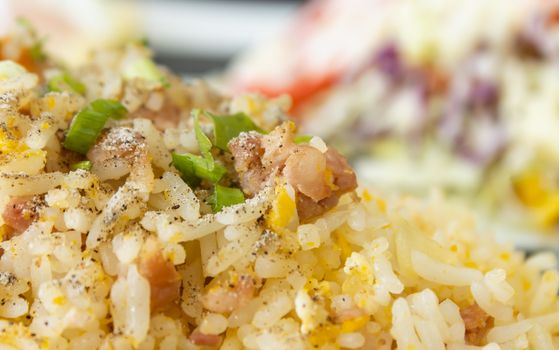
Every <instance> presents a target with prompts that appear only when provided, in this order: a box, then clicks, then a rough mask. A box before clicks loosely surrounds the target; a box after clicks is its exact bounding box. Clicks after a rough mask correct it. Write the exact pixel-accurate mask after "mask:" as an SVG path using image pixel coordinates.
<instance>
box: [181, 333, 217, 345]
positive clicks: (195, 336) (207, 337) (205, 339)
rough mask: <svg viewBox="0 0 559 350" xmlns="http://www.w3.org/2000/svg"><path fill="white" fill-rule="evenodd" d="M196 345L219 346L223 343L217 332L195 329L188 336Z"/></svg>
mask: <svg viewBox="0 0 559 350" xmlns="http://www.w3.org/2000/svg"><path fill="white" fill-rule="evenodd" d="M188 338H189V339H190V341H192V342H193V343H194V345H198V346H218V345H219V344H220V343H221V336H219V335H215V334H204V333H202V332H200V331H199V330H198V329H195V330H194V331H193V332H192V333H191V334H190V336H189V337H188Z"/></svg>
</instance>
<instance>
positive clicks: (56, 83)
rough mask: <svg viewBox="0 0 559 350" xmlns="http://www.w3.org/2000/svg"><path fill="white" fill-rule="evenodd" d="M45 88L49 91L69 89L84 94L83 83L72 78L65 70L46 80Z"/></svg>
mask: <svg viewBox="0 0 559 350" xmlns="http://www.w3.org/2000/svg"><path fill="white" fill-rule="evenodd" d="M47 88H48V90H49V91H55V92H62V91H67V90H71V91H73V92H75V93H78V94H80V95H82V96H83V95H85V85H83V84H82V83H80V82H79V81H77V80H76V79H74V78H72V76H71V75H70V74H68V73H67V72H64V73H61V74H58V75H56V76H54V77H52V79H50V80H49V81H48V84H47Z"/></svg>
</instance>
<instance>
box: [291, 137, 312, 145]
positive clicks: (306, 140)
mask: <svg viewBox="0 0 559 350" xmlns="http://www.w3.org/2000/svg"><path fill="white" fill-rule="evenodd" d="M311 139H312V136H311V135H297V136H295V137H294V138H293V141H295V143H296V144H298V145H300V144H302V143H309V141H310V140H311Z"/></svg>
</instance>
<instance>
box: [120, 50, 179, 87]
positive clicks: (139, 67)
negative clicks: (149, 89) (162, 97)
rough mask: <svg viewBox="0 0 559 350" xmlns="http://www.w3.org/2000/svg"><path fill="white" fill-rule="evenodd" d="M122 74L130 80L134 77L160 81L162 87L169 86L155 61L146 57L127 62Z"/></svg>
mask: <svg viewBox="0 0 559 350" xmlns="http://www.w3.org/2000/svg"><path fill="white" fill-rule="evenodd" d="M122 76H123V77H124V78H125V79H127V80H131V79H134V78H140V79H144V80H147V81H151V82H155V83H160V84H161V85H163V86H164V87H169V86H170V84H169V81H168V80H167V78H166V77H165V75H164V74H163V73H162V72H161V70H160V69H159V68H157V66H156V65H155V63H154V62H153V61H152V60H150V59H149V58H147V57H140V58H138V59H136V60H135V61H133V62H131V63H129V64H128V65H127V66H126V67H125V68H124V71H123V72H122Z"/></svg>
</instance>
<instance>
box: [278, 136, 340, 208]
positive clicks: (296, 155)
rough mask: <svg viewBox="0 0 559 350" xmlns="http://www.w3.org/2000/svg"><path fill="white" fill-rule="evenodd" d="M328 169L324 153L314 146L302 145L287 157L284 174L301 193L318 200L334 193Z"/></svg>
mask: <svg viewBox="0 0 559 350" xmlns="http://www.w3.org/2000/svg"><path fill="white" fill-rule="evenodd" d="M326 170H327V169H326V157H325V156H324V154H322V152H320V151H319V150H317V149H316V148H314V147H311V146H306V145H302V146H299V147H297V148H296V149H295V150H294V152H293V153H292V154H291V155H290V156H289V157H288V158H287V160H286V162H285V168H284V170H283V174H284V175H285V179H286V180H287V182H288V183H289V184H291V185H292V186H293V187H294V188H295V189H296V190H297V191H299V193H302V194H304V195H305V196H307V197H309V198H311V199H312V200H313V201H315V202H318V201H320V200H322V199H324V198H326V197H328V196H330V195H331V194H332V187H331V185H332V184H333V183H332V181H331V180H332V179H328V178H327V173H326ZM329 185H330V186H329Z"/></svg>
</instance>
